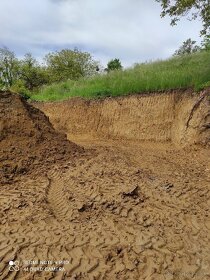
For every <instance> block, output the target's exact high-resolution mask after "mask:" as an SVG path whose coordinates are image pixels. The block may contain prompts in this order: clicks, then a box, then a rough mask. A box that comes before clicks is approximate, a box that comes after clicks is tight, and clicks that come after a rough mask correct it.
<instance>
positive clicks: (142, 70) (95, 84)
mask: <svg viewBox="0 0 210 280" xmlns="http://www.w3.org/2000/svg"><path fill="white" fill-rule="evenodd" d="M209 81H210V52H209V51H208V52H200V53H195V54H192V55H185V56H182V57H173V58H171V59H168V60H163V61H161V60H160V61H156V62H152V63H143V64H138V65H136V66H135V67H133V68H131V69H127V70H124V71H114V72H111V73H109V74H102V75H98V76H95V77H92V78H86V79H80V80H78V81H66V82H61V83H58V84H52V85H49V86H44V87H42V88H41V89H40V90H39V92H37V93H35V94H33V95H32V96H31V99H33V100H37V101H55V100H64V99H68V98H71V97H76V96H78V97H84V98H99V97H105V96H120V95H127V94H133V93H142V92H152V91H161V90H170V89H181V88H191V87H193V88H194V89H195V90H199V89H201V88H202V86H203V85H204V84H208V83H209Z"/></svg>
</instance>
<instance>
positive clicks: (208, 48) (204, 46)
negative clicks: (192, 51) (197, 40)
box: [201, 35, 210, 51]
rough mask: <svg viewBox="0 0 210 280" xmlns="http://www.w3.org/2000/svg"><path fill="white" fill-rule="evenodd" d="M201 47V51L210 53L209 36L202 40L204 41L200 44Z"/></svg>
mask: <svg viewBox="0 0 210 280" xmlns="http://www.w3.org/2000/svg"><path fill="white" fill-rule="evenodd" d="M201 46H202V50H204V51H210V35H209V36H206V37H205V38H204V40H203V41H202V43H201Z"/></svg>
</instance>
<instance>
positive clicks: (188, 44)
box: [174, 38, 201, 56]
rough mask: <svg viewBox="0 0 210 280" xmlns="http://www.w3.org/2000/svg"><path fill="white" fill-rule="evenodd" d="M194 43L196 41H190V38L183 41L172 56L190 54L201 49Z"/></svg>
mask: <svg viewBox="0 0 210 280" xmlns="http://www.w3.org/2000/svg"><path fill="white" fill-rule="evenodd" d="M195 44H196V41H192V40H191V39H190V38H189V39H187V40H186V41H184V42H183V44H182V46H181V47H180V48H179V49H178V50H176V51H175V53H174V56H176V55H184V54H191V53H195V52H198V51H200V50H201V48H200V47H199V46H197V45H195Z"/></svg>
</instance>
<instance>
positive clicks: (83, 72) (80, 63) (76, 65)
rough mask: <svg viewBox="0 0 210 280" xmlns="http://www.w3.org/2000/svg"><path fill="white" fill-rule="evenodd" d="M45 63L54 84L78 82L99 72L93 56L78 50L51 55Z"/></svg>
mask: <svg viewBox="0 0 210 280" xmlns="http://www.w3.org/2000/svg"><path fill="white" fill-rule="evenodd" d="M45 61H46V65H47V67H48V71H49V74H50V77H51V81H53V82H60V81H66V80H68V79H70V80H77V79H79V78H81V77H86V76H91V75H93V74H96V72H97V70H98V63H97V62H96V61H94V60H93V59H92V57H91V55H90V54H89V53H87V52H81V51H79V50H78V49H74V50H69V49H64V50H61V51H60V52H54V53H49V54H48V55H46V57H45Z"/></svg>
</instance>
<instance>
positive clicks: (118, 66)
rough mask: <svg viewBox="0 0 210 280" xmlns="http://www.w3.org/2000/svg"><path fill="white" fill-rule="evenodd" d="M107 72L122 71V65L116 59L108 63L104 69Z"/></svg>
mask: <svg viewBox="0 0 210 280" xmlns="http://www.w3.org/2000/svg"><path fill="white" fill-rule="evenodd" d="M105 70H106V71H107V72H110V71H113V70H122V64H121V62H120V60H119V59H118V58H115V59H112V60H110V61H109V62H108V64H107V68H106V69H105Z"/></svg>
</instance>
